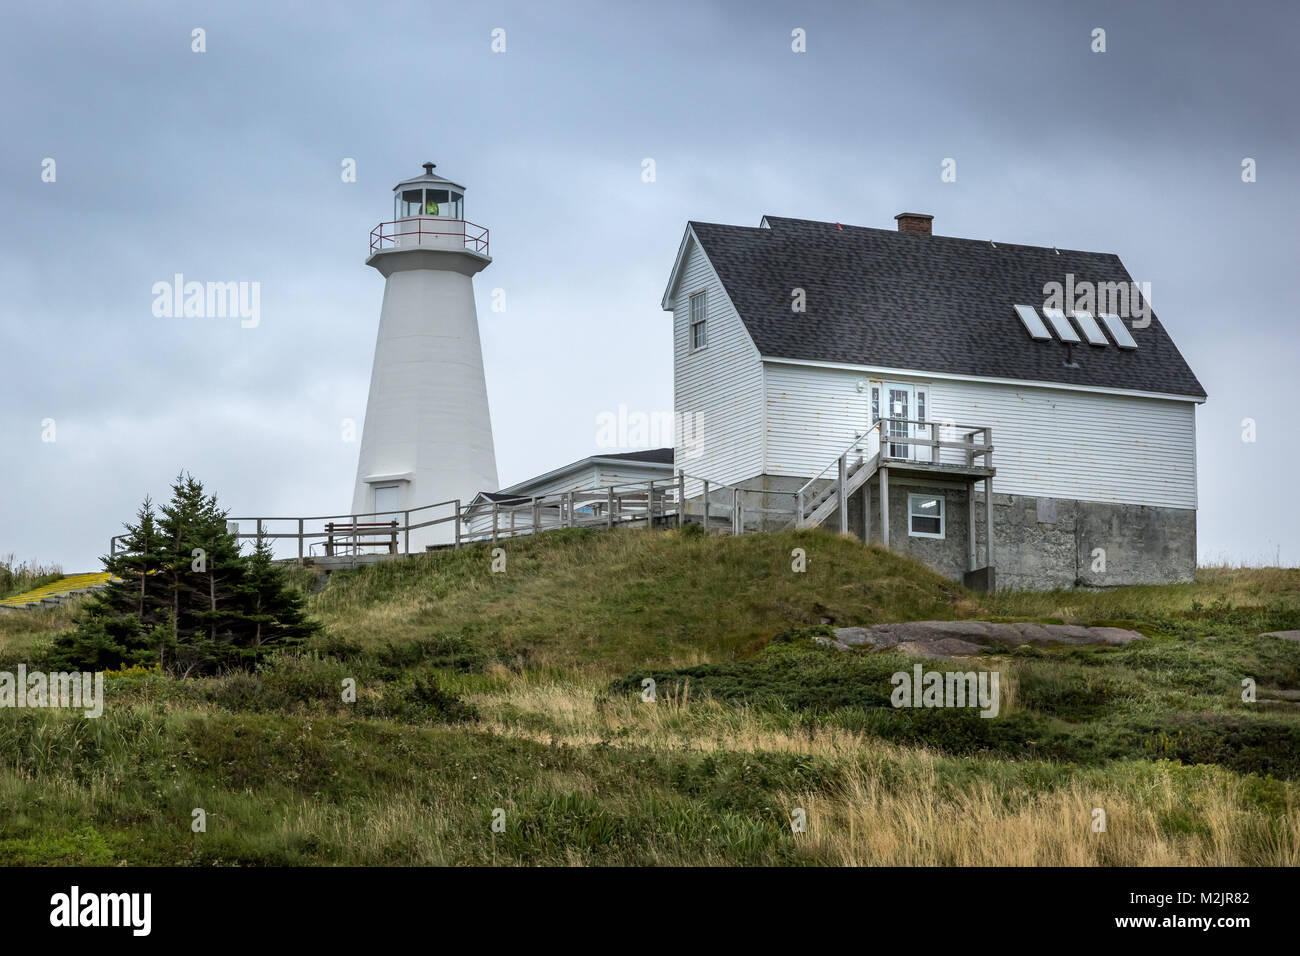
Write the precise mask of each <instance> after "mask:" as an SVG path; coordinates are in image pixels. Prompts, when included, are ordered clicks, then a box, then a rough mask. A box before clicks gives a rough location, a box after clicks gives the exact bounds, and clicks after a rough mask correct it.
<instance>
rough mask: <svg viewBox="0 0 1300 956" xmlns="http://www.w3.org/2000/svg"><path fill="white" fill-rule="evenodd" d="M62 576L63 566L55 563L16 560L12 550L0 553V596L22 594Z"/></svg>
mask: <svg viewBox="0 0 1300 956" xmlns="http://www.w3.org/2000/svg"><path fill="white" fill-rule="evenodd" d="M62 576H63V568H61V567H60V566H59V565H57V564H40V563H39V562H36V561H18V560H17V559H16V558H15V557H14V555H13V553H12V552H11V553H9V554H7V555H0V598H6V597H11V596H12V595H15V594H22V593H23V592H24V591H30V590H31V589H32V588H38V587H40V586H41V585H42V584H48V583H49V582H51V581H56V580H58V579H59V578H61V577H62Z"/></svg>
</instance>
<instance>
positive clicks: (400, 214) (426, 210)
mask: <svg viewBox="0 0 1300 956" xmlns="http://www.w3.org/2000/svg"><path fill="white" fill-rule="evenodd" d="M436 168H437V167H436V166H435V165H434V164H433V163H425V164H424V173H423V174H422V175H419V176H413V177H411V178H410V179H404V180H402V182H400V183H398V184H397V185H396V186H394V187H393V193H394V197H393V199H394V203H395V206H394V213H395V218H397V219H406V218H409V217H411V216H438V217H440V218H447V219H464V218H465V187H464V186H462V185H460V184H459V183H454V182H452V181H451V180H450V179H447V178H446V177H444V176H439V175H438V174H437V173H436V172H434V170H435V169H436Z"/></svg>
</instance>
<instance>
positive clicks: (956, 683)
mask: <svg viewBox="0 0 1300 956" xmlns="http://www.w3.org/2000/svg"><path fill="white" fill-rule="evenodd" d="M998 680H999V674H998V672H997V671H979V672H978V673H977V672H975V671H965V672H962V671H927V670H925V669H924V668H922V667H921V665H920V664H916V665H915V666H913V668H912V672H911V673H908V672H907V671H896V672H895V673H894V675H893V676H892V677H890V679H889V682H890V683H891V684H893V685H894V692H893V693H892V694H890V695H889V702H890V703H891V704H893V705H894V706H895V707H979V708H980V716H981V717H996V716H997V715H998V710H999V708H1000V707H1001V694H1000V693H999V690H998Z"/></svg>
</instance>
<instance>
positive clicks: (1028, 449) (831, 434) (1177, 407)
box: [763, 363, 1196, 508]
mask: <svg viewBox="0 0 1300 956" xmlns="http://www.w3.org/2000/svg"><path fill="white" fill-rule="evenodd" d="M880 377H881V376H879V375H875V374H868V373H866V372H863V371H854V370H845V369H827V368H820V367H814V366H800V365H789V364H780V363H765V376H764V379H765V389H764V393H765V396H766V401H767V419H766V421H767V424H766V446H767V454H766V460H765V462H764V468H763V470H764V472H765V473H766V474H771V475H793V476H800V477H811V476H812V475H814V474H816V473H817V472H819V471H820V470H821V469H822V467H823V466H825V465H826V464H827V463H828V462H829V461H831V460H832V459H833V458H834V457H835V456H836V455H838V454H839V453H840V451H842V450H843V448H844V446H845V445H847V444H848V443H849V442H851V441H852V440H853V438H854V433H855V431H861V430H863V429H864V428H865V427H866V422H867V420H868V417H869V402H870V392H869V390H864V391H862V392H858V390H857V384H858V382H860V381H863V380H866V379H872V378H880ZM886 378H887V380H888V381H900V382H912V383H917V384H925V385H928V386H929V389H930V392H929V395H930V408H929V413H928V417H929V419H930V421H933V422H943V421H953V422H955V423H956V424H958V425H987V426H989V427H991V428H992V429H993V444H994V446H995V449H996V450H995V452H994V455H993V458H994V465H995V467H996V468H997V477H996V478H995V479H994V491H997V492H1003V493H1007V494H1020V495H1034V496H1039V497H1054V498H1073V499H1077V500H1080V501H1109V502H1122V503H1127V504H1140V505H1154V506H1160V507H1168V508H1195V507H1196V407H1195V404H1194V403H1192V402H1183V401H1173V400H1168V399H1157V398H1143V397H1137V396H1127V395H1107V394H1102V393H1092V392H1078V391H1067V390H1063V389H1054V388H1044V387H1039V386H1029V385H1024V386H1021V385H1003V384H994V383H989V382H977V381H955V380H948V379H927V378H925V377H924V376H901V375H900V376H886Z"/></svg>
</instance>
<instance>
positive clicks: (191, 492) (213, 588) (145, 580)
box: [52, 474, 318, 677]
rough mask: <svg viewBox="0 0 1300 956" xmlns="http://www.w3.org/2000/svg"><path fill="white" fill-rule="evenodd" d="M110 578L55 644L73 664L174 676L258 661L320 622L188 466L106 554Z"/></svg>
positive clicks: (61, 659)
mask: <svg viewBox="0 0 1300 956" xmlns="http://www.w3.org/2000/svg"><path fill="white" fill-rule="evenodd" d="M103 560H104V566H105V568H106V569H107V570H108V571H110V572H111V573H112V576H113V579H112V580H111V582H110V583H109V585H108V587H107V588H106V589H105V590H104V591H103V592H101V593H100V594H99V595H98V596H96V597H95V598H94V599H93V602H92V603H91V605H90V606H89V607H88V608H87V609H86V611H85V613H84V614H83V615H82V617H81V618H80V619H79V621H78V626H77V628H76V630H75V631H72V632H69V633H66V634H63V635H61V636H60V637H59V638H58V639H56V642H55V648H54V652H53V654H52V657H53V659H54V660H55V661H56V662H58V663H59V664H61V665H62V666H65V667H69V668H91V669H96V670H98V669H106V668H118V667H122V666H124V665H131V664H157V665H158V666H159V668H161V669H162V670H163V671H164V672H165V673H168V674H172V675H173V676H177V677H187V676H191V675H198V674H210V673H217V672H220V671H224V670H227V669H230V668H241V667H242V668H247V667H253V666H256V665H257V664H258V663H259V662H261V661H262V660H263V659H265V658H266V656H267V655H269V654H270V653H272V652H274V651H275V650H278V649H280V648H284V647H290V646H293V645H295V644H298V643H300V642H301V641H302V640H304V639H305V638H306V637H308V636H310V635H311V634H312V633H314V632H315V631H316V630H317V629H318V625H317V624H316V623H315V622H313V621H311V620H310V619H309V618H308V617H307V615H306V612H305V610H304V602H303V599H302V597H301V596H300V595H299V594H298V593H297V592H295V591H294V590H293V589H292V587H290V585H289V583H288V581H287V579H286V578H285V575H284V572H283V570H282V569H281V568H279V567H278V566H277V565H276V564H275V563H274V561H273V555H272V552H271V549H270V547H269V546H268V545H266V544H265V543H264V542H262V541H259V542H258V544H257V546H256V547H255V548H254V549H253V550H252V553H251V554H243V553H242V552H241V551H240V548H239V540H238V538H237V537H236V536H235V535H233V534H231V533H230V532H229V530H228V527H227V512H226V511H224V510H222V509H221V508H220V507H219V506H218V504H217V499H216V496H215V495H208V494H206V493H205V492H204V490H203V485H202V484H201V483H200V482H199V481H197V480H196V479H195V478H194V477H193V476H191V475H188V474H181V475H178V476H177V478H176V480H175V482H173V484H172V495H171V499H170V500H169V501H168V503H167V504H166V505H164V506H163V507H161V508H160V509H158V513H157V514H155V512H154V509H153V505H152V503H151V502H150V501H149V499H147V498H146V499H145V503H144V505H143V506H142V507H141V509H140V511H139V513H138V514H137V520H136V523H135V524H134V525H132V524H128V525H127V533H126V535H124V536H123V541H122V549H121V551H120V552H118V553H116V554H114V555H112V556H110V557H107V558H104V559H103Z"/></svg>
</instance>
